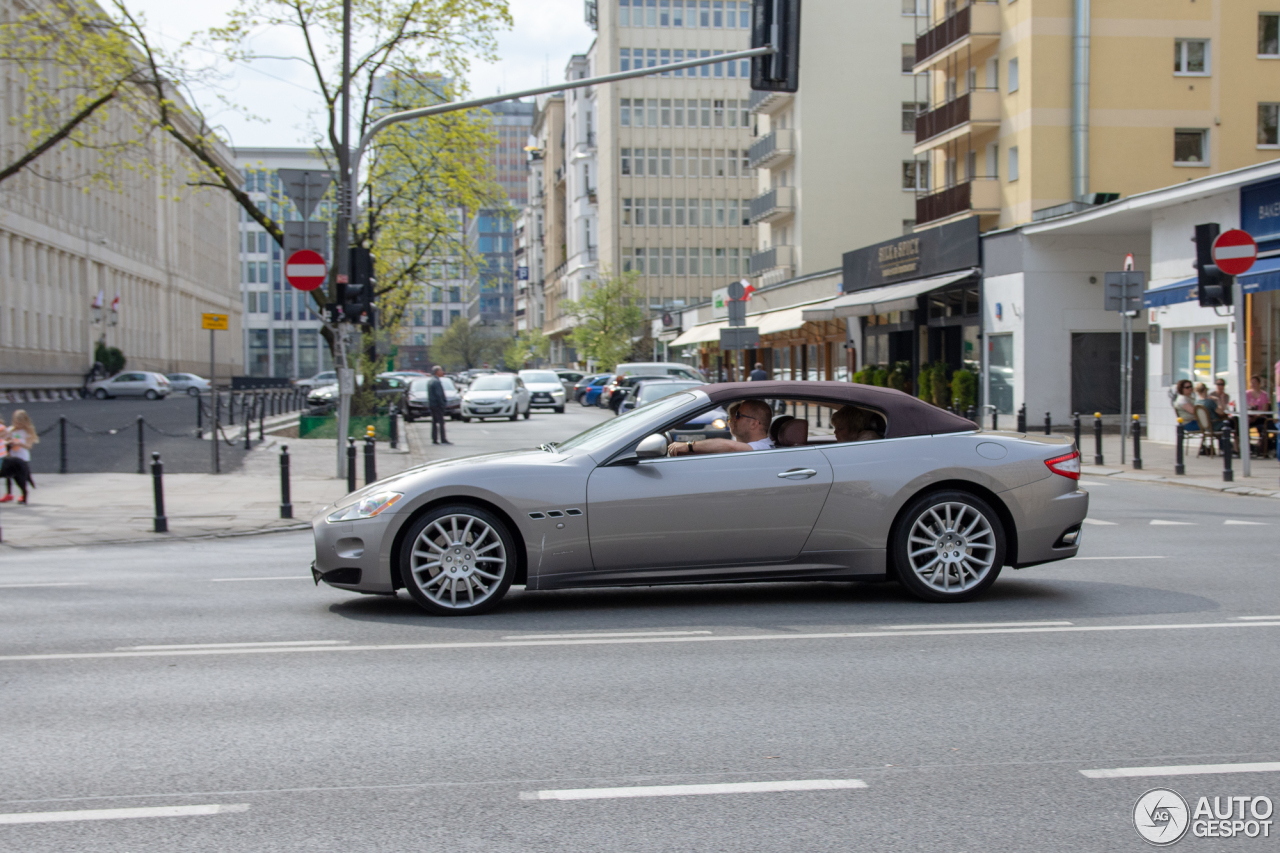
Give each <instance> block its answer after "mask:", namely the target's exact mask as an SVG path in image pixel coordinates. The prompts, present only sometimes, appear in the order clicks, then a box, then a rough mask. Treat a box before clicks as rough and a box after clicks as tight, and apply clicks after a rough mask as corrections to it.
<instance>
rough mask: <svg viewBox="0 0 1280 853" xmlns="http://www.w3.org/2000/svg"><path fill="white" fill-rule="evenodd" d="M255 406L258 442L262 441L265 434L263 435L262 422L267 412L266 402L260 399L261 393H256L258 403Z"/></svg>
mask: <svg viewBox="0 0 1280 853" xmlns="http://www.w3.org/2000/svg"><path fill="white" fill-rule="evenodd" d="M256 405H257V407H258V441H262V436H263V435H264V434H265V433H264V427H263V421H265V420H266V417H267V415H266V412H267V404H266V401H264V400H263V399H262V393H261V392H259V393H258V401H257V403H256Z"/></svg>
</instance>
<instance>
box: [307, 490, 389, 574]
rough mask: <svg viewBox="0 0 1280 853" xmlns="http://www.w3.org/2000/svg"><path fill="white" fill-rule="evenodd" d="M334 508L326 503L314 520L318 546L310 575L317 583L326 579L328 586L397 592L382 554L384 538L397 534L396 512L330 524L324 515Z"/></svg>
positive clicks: (313, 526)
mask: <svg viewBox="0 0 1280 853" xmlns="http://www.w3.org/2000/svg"><path fill="white" fill-rule="evenodd" d="M333 511H334V507H333V506H327V507H325V508H324V509H323V510H321V511H320V514H319V515H317V516H316V517H315V518H313V519H311V532H312V534H313V536H314V538H315V546H316V558H315V561H314V562H312V564H311V574H312V577H313V578H314V579H315V581H316V583H319V582H320V581H324V582H325V583H327V584H328V585H329V586H332V587H336V588H338V589H348V590H351V591H353V592H370V593H383V594H390V593H393V592H395V587H394V584H393V583H392V581H391V567H390V565H389V564H388V563H387V562H386V561H385V560H383V559H382V556H381V555H382V553H383V551H384V548H383V545H384V540H385V539H386V537H388V536H394V535H395V531H396V529H397V525H396V524H395V515H394V514H393V513H385V512H384V513H382V514H380V515H375V516H374V517H373V518H362V519H359V520H356V521H339V522H336V523H333V524H330V523H329V522H328V521H325V517H326V516H328V515H329V514H330V513H332V512H333ZM385 544H386V545H388V546H389V545H390V544H391V543H390V541H386V542H385ZM385 550H387V551H390V548H389V547H388V548H386V549H385Z"/></svg>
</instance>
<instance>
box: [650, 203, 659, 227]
mask: <svg viewBox="0 0 1280 853" xmlns="http://www.w3.org/2000/svg"><path fill="white" fill-rule="evenodd" d="M649 224H650V225H657V224H658V200H657V199H656V198H651V199H649Z"/></svg>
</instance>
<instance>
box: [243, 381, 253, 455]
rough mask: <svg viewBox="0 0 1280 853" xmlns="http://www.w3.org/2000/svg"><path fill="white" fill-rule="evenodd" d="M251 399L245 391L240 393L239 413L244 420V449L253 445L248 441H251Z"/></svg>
mask: <svg viewBox="0 0 1280 853" xmlns="http://www.w3.org/2000/svg"><path fill="white" fill-rule="evenodd" d="M251 399H252V398H251V397H250V396H249V393H248V392H247V391H246V392H245V393H243V394H241V395H240V414H241V415H242V416H243V418H242V419H243V420H244V449H245V450H249V449H250V448H251V447H252V446H253V445H252V444H251V443H250V442H252V441H253V403H251V402H250V400H251Z"/></svg>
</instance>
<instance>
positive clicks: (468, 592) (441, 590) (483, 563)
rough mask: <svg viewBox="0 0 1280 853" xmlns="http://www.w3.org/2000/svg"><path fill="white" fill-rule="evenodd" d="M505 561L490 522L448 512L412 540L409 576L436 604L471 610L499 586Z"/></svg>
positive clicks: (502, 547) (505, 553)
mask: <svg viewBox="0 0 1280 853" xmlns="http://www.w3.org/2000/svg"><path fill="white" fill-rule="evenodd" d="M507 564H508V558H507V549H506V546H505V545H504V544H503V540H502V536H501V535H500V534H499V533H498V531H497V530H495V529H494V528H493V526H492V525H491V524H490V523H489V522H487V521H485V520H484V519H482V518H479V517H478V516H475V515H471V514H468V513H461V512H459V513H451V514H449V515H444V516H441V517H440V518H437V519H435V520H434V521H432V522H430V523H429V524H427V526H426V527H425V528H423V530H422V532H420V533H419V534H418V537H417V539H415V540H414V543H413V551H412V552H411V553H410V556H409V571H410V574H411V575H412V578H411V579H408V580H410V582H411V583H413V584H415V585H416V586H417V589H418V591H419V592H421V593H422V595H423V596H424V597H425V598H426V599H427V600H429V601H430V602H431V603H432V604H435V605H436V606H438V607H442V608H446V609H451V610H470V609H472V608H474V607H477V606H479V605H481V604H483V603H484V602H486V601H487V600H488V599H489V598H490V597H491V596H493V595H494V593H495V592H498V591H499V590H500V589H501V588H502V586H503V584H502V581H503V580H504V578H505V577H506V574H507ZM500 594H501V593H499V595H500Z"/></svg>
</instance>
